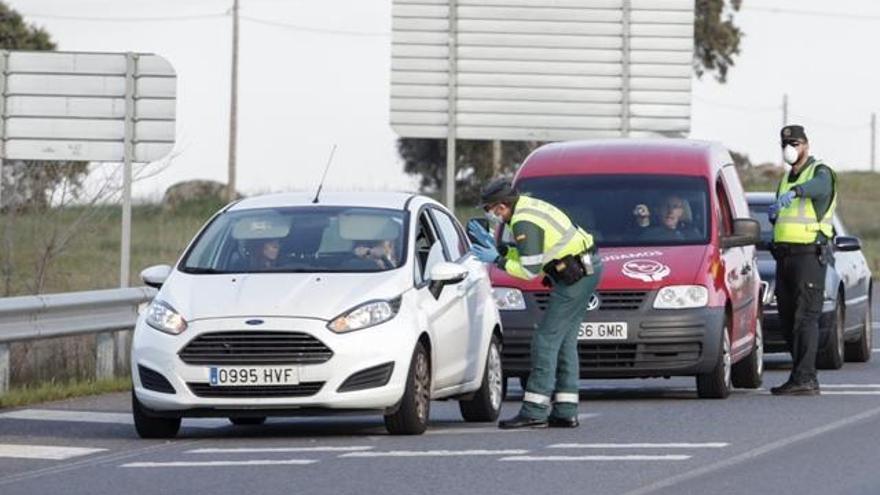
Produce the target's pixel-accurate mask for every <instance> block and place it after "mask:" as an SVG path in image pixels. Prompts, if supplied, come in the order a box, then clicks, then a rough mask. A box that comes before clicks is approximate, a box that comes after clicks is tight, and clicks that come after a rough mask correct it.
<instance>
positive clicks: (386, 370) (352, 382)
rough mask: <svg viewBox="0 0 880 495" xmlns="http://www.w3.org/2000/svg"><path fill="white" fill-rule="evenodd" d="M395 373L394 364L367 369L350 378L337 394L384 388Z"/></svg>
mask: <svg viewBox="0 0 880 495" xmlns="http://www.w3.org/2000/svg"><path fill="white" fill-rule="evenodd" d="M393 371H394V363H393V362H391V363H385V364H380V365H379V366H374V367H372V368H367V369H365V370H362V371H358V372H357V373H355V374H353V375H351V376H350V377H348V378H347V379H346V380H345V382H343V383H342V385H340V386H339V388H338V389H337V390H336V391H337V392H353V391H355V390H366V389H368V388H376V387H382V386H384V385H385V384H387V383H388V380H390V379H391V373H392V372H393Z"/></svg>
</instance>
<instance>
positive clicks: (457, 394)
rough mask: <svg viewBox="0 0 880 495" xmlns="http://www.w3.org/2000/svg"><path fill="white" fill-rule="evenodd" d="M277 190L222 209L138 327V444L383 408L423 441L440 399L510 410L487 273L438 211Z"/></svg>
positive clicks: (168, 273) (467, 413)
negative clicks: (210, 429)
mask: <svg viewBox="0 0 880 495" xmlns="http://www.w3.org/2000/svg"><path fill="white" fill-rule="evenodd" d="M312 200H313V198H312V197H311V195H305V194H278V195H267V196H261V197H255V198H249V199H245V200H243V201H240V202H237V203H234V204H232V205H230V206H227V207H225V208H224V209H222V210H221V211H220V212H218V213H217V214H216V215H215V216H214V217H213V218H212V219H211V220H210V221H209V222H208V223H207V225H206V226H205V227H204V228H203V229H202V230H201V232H199V234H198V235H197V236H196V237H195V239H194V240H193V242H192V243H191V244H190V246H189V247H188V248H187V250H186V252H185V253H184V255H183V257H182V258H181V260H180V261H179V262H178V264H177V266H176V267H174V268H172V267H170V266H167V265H160V266H154V267H151V268H148V269H146V270H144V272H142V273H141V276H142V278H143V279H144V281H145V283H147V284H148V285H152V286H154V287H159V288H160V291H159V294H158V295H157V296H156V298H155V300H153V302H152V303H151V304H150V305H149V307H148V308H147V309H146V310H145V311H144V312H143V314H142V315H141V317H140V318H139V320H138V322H137V327H136V328H135V332H134V341H133V346H132V355H131V362H132V380H133V382H134V387H133V392H132V406H133V414H134V423H135V427H136V428H137V431H138V434H140V436H142V437H149V438H161V437H172V436H174V435H175V434H176V433H177V431H178V430H179V428H180V421H181V418H182V417H198V416H223V417H228V418H229V419H230V420H231V421H232V422H233V423H234V424H260V423H262V422H263V421H265V419H266V417H267V416H287V415H305V414H316V413H318V414H321V413H326V412H334V411H341V410H345V411H351V410H356V411H365V412H370V411H373V412H380V413H382V414H384V416H385V425H386V427H387V429H388V430H389V431H390V432H391V433H394V434H419V433H422V432H423V431H424V430H425V428H426V426H427V421H428V414H429V410H430V401H431V399H449V398H452V399H457V400H458V401H459V404H460V409H461V413H462V416H463V417H464V418H465V420H468V421H494V420H495V419H496V418H497V417H498V412H499V410H500V407H501V401H502V383H501V382H502V375H501V357H500V356H501V353H500V347H501V325H500V319H499V315H498V310H497V308H496V306H495V303H494V300H493V298H492V289H491V286H490V284H489V278H488V275H487V273H486V269H485V268H484V266H483V264H482V263H480V262H479V261H478V260H476V259H475V258H474V257H473V256H472V255H469V254H468V247H469V245H468V240H467V237H466V236H465V234H464V231H463V230H462V227H461V225H460V224H459V223H458V222H457V221H456V220H455V217H453V216H452V215H450V213H449V211H448V210H446V208H444V207H443V206H442V205H440V204H439V203H437V202H435V201H433V200H431V199H428V198H425V197H422V196H417V195H411V194H402V193H371V194H365V193H349V194H329V193H327V194H324V195H323V196H322V197H321V199H320V202H318V203H313V201H312Z"/></svg>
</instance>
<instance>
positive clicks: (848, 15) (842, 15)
mask: <svg viewBox="0 0 880 495" xmlns="http://www.w3.org/2000/svg"><path fill="white" fill-rule="evenodd" d="M742 9H743V10H751V11H755V12H766V13H768V14H793V15H807V16H815V17H823V18H829V17H831V18H837V19H847V20H852V21H876V20H878V19H880V15H865V14H856V13H852V12H831V11H819V10H802V9H786V8H776V7H752V6H751V5H743V6H742Z"/></svg>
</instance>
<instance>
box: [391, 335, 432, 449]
mask: <svg viewBox="0 0 880 495" xmlns="http://www.w3.org/2000/svg"><path fill="white" fill-rule="evenodd" d="M430 412H431V366H430V364H429V360H428V353H427V351H425V347H424V346H423V345H422V343H421V342H419V343H417V344H416V348H415V350H414V351H413V357H412V360H411V361H410V365H409V374H408V375H407V377H406V390H405V391H404V392H403V398H402V399H401V400H400V407H398V408H397V411H395V412H394V413H392V414H386V415H385V428H386V429H387V430H388V433H391V434H392V435H421V434H422V433H424V432H425V430H426V429H427V428H428V415H429V414H430Z"/></svg>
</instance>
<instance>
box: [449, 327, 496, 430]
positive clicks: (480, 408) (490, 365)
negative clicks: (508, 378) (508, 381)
mask: <svg viewBox="0 0 880 495" xmlns="http://www.w3.org/2000/svg"><path fill="white" fill-rule="evenodd" d="M503 380H504V375H503V374H502V371H501V345H500V342H499V341H498V337H495V336H492V340H491V341H490V342H489V351H488V352H487V353H486V369H485V370H484V371H483V380H482V381H481V383H480V388H479V389H477V391H476V392H475V393H474V395H473V397H472V398H470V399H468V400H460V401H458V408H459V410H460V411H461V417H462V418H464V420H465V421H468V422H489V421H495V420H496V419H498V414H499V413H500V412H501V402H502V401H503V400H504V386H503V385H502V384H501V382H502V381H503Z"/></svg>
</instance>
